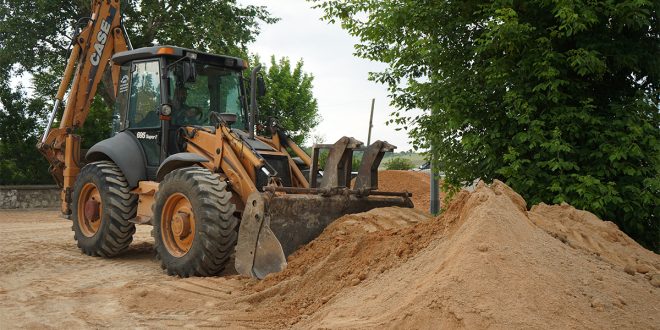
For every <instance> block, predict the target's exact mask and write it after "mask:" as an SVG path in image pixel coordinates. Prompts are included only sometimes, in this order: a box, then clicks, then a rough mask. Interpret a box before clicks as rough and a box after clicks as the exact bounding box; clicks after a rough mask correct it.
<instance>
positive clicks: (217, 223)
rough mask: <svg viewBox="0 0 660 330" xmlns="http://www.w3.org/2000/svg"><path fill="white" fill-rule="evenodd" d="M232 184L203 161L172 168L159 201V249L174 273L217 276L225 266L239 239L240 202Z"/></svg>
mask: <svg viewBox="0 0 660 330" xmlns="http://www.w3.org/2000/svg"><path fill="white" fill-rule="evenodd" d="M231 197H232V194H231V192H229V191H227V184H226V183H225V182H222V181H220V179H219V178H218V176H217V175H215V174H213V173H211V172H210V171H208V170H207V169H204V168H200V167H187V168H182V169H178V170H175V171H172V172H171V173H169V174H167V175H166V176H165V178H164V179H163V181H161V183H160V185H159V188H158V192H156V196H155V203H154V205H153V214H154V229H153V231H152V236H153V237H154V240H155V242H156V244H155V247H156V254H157V256H158V258H159V259H160V260H161V266H162V267H163V269H166V270H167V273H168V274H169V275H178V276H182V277H188V276H211V275H217V274H219V273H220V272H222V270H223V269H224V267H225V264H226V263H227V261H228V260H229V258H230V256H231V254H232V252H233V250H234V246H235V245H236V239H237V234H236V230H235V229H236V226H237V224H238V219H237V218H236V217H235V216H234V211H235V210H236V207H235V206H234V204H233V203H232V202H231Z"/></svg>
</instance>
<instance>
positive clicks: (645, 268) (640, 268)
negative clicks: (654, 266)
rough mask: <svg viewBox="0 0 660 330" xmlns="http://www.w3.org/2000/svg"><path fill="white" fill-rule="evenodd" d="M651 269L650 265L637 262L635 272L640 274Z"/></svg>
mask: <svg viewBox="0 0 660 330" xmlns="http://www.w3.org/2000/svg"><path fill="white" fill-rule="evenodd" d="M650 271H651V266H649V265H647V264H637V272H638V273H640V274H646V273H648V272H650Z"/></svg>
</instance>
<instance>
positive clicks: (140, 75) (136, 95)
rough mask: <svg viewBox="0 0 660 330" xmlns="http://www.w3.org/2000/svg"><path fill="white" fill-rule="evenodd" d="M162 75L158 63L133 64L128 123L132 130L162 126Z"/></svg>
mask: <svg viewBox="0 0 660 330" xmlns="http://www.w3.org/2000/svg"><path fill="white" fill-rule="evenodd" d="M159 77H160V75H159V65H158V61H157V60H156V61H149V62H139V63H135V64H133V74H132V76H131V96H130V100H129V108H128V122H129V127H131V128H147V127H158V126H160V119H159V117H158V109H159V107H160V78H159Z"/></svg>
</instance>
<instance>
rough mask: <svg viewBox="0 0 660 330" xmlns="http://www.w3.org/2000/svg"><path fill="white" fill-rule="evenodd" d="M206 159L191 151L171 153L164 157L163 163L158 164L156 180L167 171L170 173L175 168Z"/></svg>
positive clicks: (159, 179) (160, 178)
mask: <svg viewBox="0 0 660 330" xmlns="http://www.w3.org/2000/svg"><path fill="white" fill-rule="evenodd" d="M208 161H209V160H208V159H206V158H204V157H202V156H200V155H198V154H194V153H191V152H180V153H178V154H174V155H171V156H169V157H167V158H165V160H164V161H163V163H162V164H160V167H158V172H156V181H158V182H160V181H162V180H163V178H164V177H165V175H167V173H170V172H172V171H174V170H176V169H177V168H182V167H188V166H192V165H195V164H199V163H205V162H208Z"/></svg>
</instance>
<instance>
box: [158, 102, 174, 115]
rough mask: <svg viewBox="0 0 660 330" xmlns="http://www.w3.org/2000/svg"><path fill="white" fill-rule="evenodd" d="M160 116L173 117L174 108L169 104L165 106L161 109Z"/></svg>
mask: <svg viewBox="0 0 660 330" xmlns="http://www.w3.org/2000/svg"><path fill="white" fill-rule="evenodd" d="M160 114H161V115H163V116H169V115H171V114H172V106H170V105H169V104H164V105H163V106H162V107H161V108H160Z"/></svg>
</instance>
